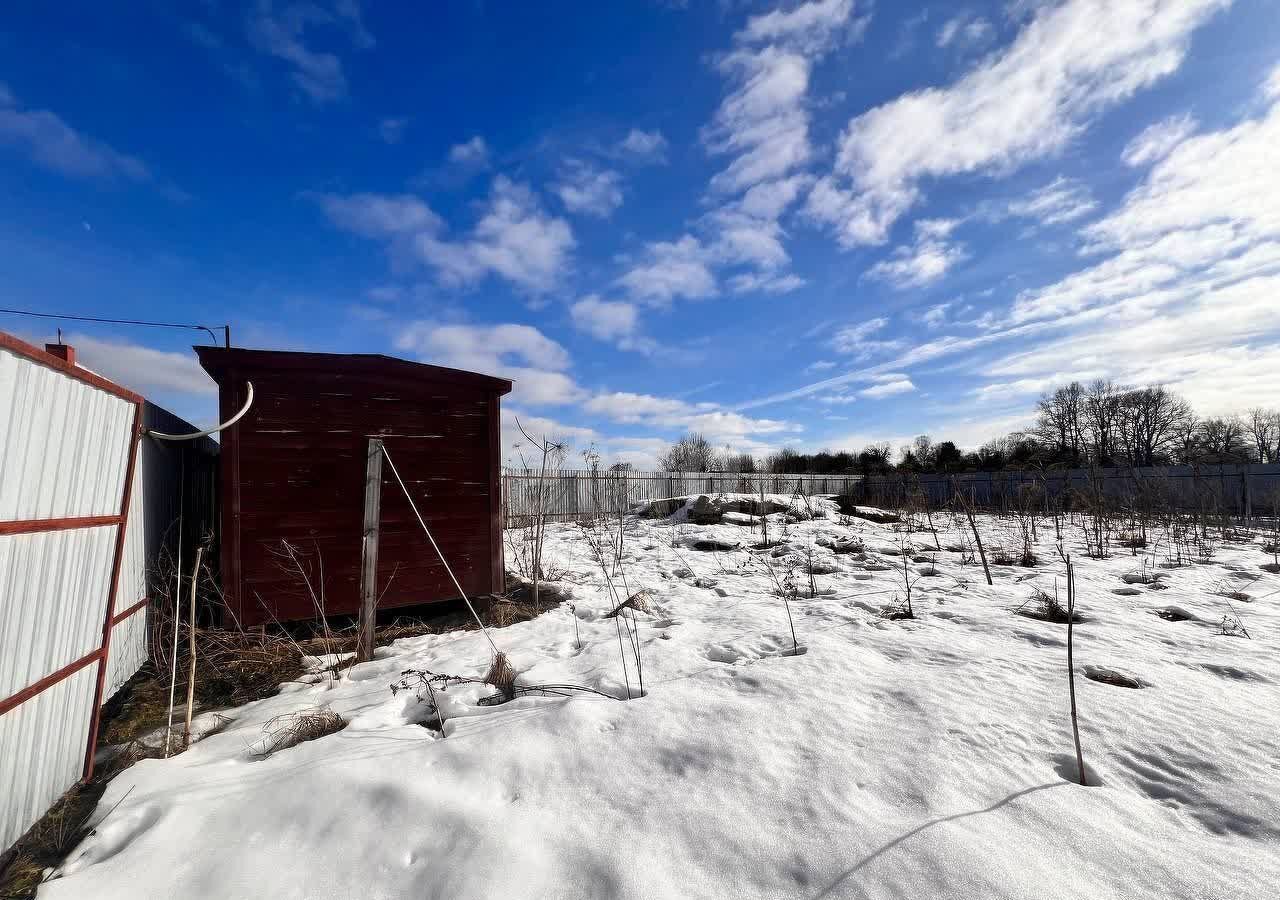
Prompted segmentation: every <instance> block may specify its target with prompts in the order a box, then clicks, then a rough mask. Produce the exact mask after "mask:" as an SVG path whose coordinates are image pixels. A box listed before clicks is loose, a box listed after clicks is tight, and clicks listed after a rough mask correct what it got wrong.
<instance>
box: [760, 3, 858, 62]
mask: <svg viewBox="0 0 1280 900" xmlns="http://www.w3.org/2000/svg"><path fill="white" fill-rule="evenodd" d="M852 13H853V0H812V2H809V3H803V4H801V5H799V6H796V7H794V8H793V9H790V10H785V11H784V10H780V9H776V10H774V11H773V12H770V13H766V14H764V15H758V16H752V17H751V19H749V20H748V21H747V26H746V27H745V28H744V29H743V30H742V31H740V32H739V33H738V35H737V38H738V40H739V41H741V42H743V43H782V44H793V45H795V46H797V47H798V48H799V49H802V50H807V51H808V52H810V53H818V52H821V51H823V50H825V49H827V48H828V47H829V45H830V44H831V43H832V42H833V41H834V40H835V39H836V37H837V36H838V34H839V32H840V30H841V29H842V28H844V27H845V25H846V23H848V21H849V16H850V15H851V14H852Z"/></svg>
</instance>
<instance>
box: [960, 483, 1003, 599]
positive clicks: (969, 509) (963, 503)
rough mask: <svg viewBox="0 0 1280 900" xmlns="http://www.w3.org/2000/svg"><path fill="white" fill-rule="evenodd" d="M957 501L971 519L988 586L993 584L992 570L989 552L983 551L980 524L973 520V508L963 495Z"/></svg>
mask: <svg viewBox="0 0 1280 900" xmlns="http://www.w3.org/2000/svg"><path fill="white" fill-rule="evenodd" d="M956 499H958V500H959V501H960V506H961V507H962V508H963V509H964V514H965V515H966V516H968V517H969V527H970V528H972V529H973V539H974V541H975V542H976V543H977V544H978V556H980V557H981V558H982V572H983V574H985V575H986V576H987V584H993V583H994V582H992V580H991V570H990V569H989V568H987V551H985V550H983V549H982V535H981V534H979V533H978V523H977V521H976V520H975V519H974V518H973V507H972V506H971V505H970V504H969V503H968V502H967V501H966V500H965V499H964V495H963V494H957V495H956Z"/></svg>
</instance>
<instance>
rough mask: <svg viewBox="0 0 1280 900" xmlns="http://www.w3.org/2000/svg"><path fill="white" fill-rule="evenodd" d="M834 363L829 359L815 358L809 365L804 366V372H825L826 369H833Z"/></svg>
mask: <svg viewBox="0 0 1280 900" xmlns="http://www.w3.org/2000/svg"><path fill="white" fill-rule="evenodd" d="M835 367H836V364H835V363H834V362H832V361H831V360H829V359H816V360H814V361H813V362H811V363H809V365H807V366H805V367H804V370H805V371H806V372H825V371H826V370H827V369H834V368H835Z"/></svg>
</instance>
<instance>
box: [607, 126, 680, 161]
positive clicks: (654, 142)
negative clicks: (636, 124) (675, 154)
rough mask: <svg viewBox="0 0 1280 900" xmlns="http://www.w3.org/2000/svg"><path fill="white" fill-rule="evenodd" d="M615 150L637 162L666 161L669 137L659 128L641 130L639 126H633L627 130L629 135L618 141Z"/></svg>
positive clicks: (618, 153)
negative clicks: (663, 134)
mask: <svg viewBox="0 0 1280 900" xmlns="http://www.w3.org/2000/svg"><path fill="white" fill-rule="evenodd" d="M614 152H615V153H616V154H617V155H619V156H625V157H629V158H631V159H633V160H635V161H637V162H649V163H665V162H666V161H667V139H666V138H665V137H663V136H662V132H661V131H658V130H657V129H654V130H653V131H641V130H640V129H638V128H632V129H631V130H630V131H629V132H627V136H626V137H624V138H623V139H622V140H620V141H619V142H618V143H617V145H616V146H615V147H614Z"/></svg>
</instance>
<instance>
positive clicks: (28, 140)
mask: <svg viewBox="0 0 1280 900" xmlns="http://www.w3.org/2000/svg"><path fill="white" fill-rule="evenodd" d="M0 143H3V144H11V145H14V146H17V147H19V148H20V149H21V150H22V151H23V152H25V153H26V154H27V155H28V156H30V157H31V159H32V161H33V162H35V163H36V164H37V165H40V166H43V167H44V168H46V169H50V170H52V171H54V172H58V173H60V174H62V175H70V176H72V177H75V178H99V179H106V180H110V179H113V178H122V179H126V180H128V181H140V182H145V181H149V180H150V179H151V172H150V171H149V170H148V169H147V166H146V164H144V163H143V162H142V161H141V160H139V159H137V158H136V157H133V156H129V155H128V154H125V153H121V152H119V151H118V150H115V149H113V148H112V147H110V146H108V145H107V144H104V143H103V142H101V141H98V140H95V139H94V138H91V137H88V136H87V135H84V134H81V133H80V132H78V131H76V130H75V129H74V128H72V127H71V126H70V125H68V124H67V123H66V122H65V121H63V120H62V118H61V117H60V116H58V115H57V114H56V113H52V112H50V111H49V110H45V109H22V108H21V107H20V105H19V103H18V101H17V99H16V98H15V97H14V96H13V93H12V92H11V91H10V90H9V88H8V87H7V86H6V85H4V84H3V83H0Z"/></svg>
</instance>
